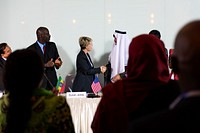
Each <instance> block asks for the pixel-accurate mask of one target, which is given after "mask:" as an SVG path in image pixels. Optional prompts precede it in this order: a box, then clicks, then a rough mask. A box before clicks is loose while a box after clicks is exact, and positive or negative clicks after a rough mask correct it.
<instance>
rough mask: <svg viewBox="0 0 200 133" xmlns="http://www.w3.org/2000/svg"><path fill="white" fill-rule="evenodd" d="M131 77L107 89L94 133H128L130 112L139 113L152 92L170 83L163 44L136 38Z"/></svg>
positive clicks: (150, 38) (131, 50) (131, 54)
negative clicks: (145, 99) (139, 109)
mask: <svg viewBox="0 0 200 133" xmlns="http://www.w3.org/2000/svg"><path fill="white" fill-rule="evenodd" d="M127 76H128V77H127V78H126V79H123V80H120V81H118V82H116V83H114V84H112V83H111V84H108V85H107V86H105V88H104V89H103V97H102V99H101V101H100V103H99V106H98V108H97V110H96V113H95V116H94V119H93V122H92V129H93V132H94V133H107V132H112V133H114V132H116V133H122V132H126V129H127V123H128V114H129V112H132V111H134V110H135V109H137V107H138V106H139V105H140V103H141V102H142V101H143V100H144V98H145V97H146V96H147V95H148V93H149V91H150V90H152V89H154V88H156V87H158V86H160V85H163V84H166V83H167V82H168V81H169V79H170V78H169V70H168V66H167V57H166V54H165V49H164V47H163V43H162V41H160V40H159V39H157V38H156V37H154V36H153V35H146V34H145V35H140V36H137V37H135V38H133V40H132V42H131V44H130V47H129V60H128V67H127Z"/></svg>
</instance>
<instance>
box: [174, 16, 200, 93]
mask: <svg viewBox="0 0 200 133" xmlns="http://www.w3.org/2000/svg"><path fill="white" fill-rule="evenodd" d="M174 57H175V60H176V62H177V68H178V69H177V70H178V74H179V80H180V83H181V84H182V83H183V82H184V83H183V84H184V85H183V86H185V87H186V84H190V86H191V87H190V88H191V89H196V88H197V87H200V20H198V21H192V22H190V23H188V24H186V25H185V26H184V27H183V28H181V30H180V31H179V32H178V34H177V36H176V39H175V50H174ZM199 89H200V88H199Z"/></svg>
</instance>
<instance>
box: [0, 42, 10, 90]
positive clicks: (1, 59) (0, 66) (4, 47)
mask: <svg viewBox="0 0 200 133" xmlns="http://www.w3.org/2000/svg"><path fill="white" fill-rule="evenodd" d="M11 52H12V50H11V48H10V47H9V46H8V44H7V43H1V44H0V54H1V56H0V91H4V84H3V73H4V66H5V63H6V59H7V58H8V56H9V55H10V53H11Z"/></svg>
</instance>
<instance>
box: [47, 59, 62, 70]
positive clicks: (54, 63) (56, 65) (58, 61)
mask: <svg viewBox="0 0 200 133" xmlns="http://www.w3.org/2000/svg"><path fill="white" fill-rule="evenodd" d="M61 65H62V60H61V58H60V57H58V58H57V59H56V60H55V62H54V61H53V58H51V59H50V60H49V61H48V62H47V63H46V64H44V67H53V66H55V67H56V68H59V67H60V66H61Z"/></svg>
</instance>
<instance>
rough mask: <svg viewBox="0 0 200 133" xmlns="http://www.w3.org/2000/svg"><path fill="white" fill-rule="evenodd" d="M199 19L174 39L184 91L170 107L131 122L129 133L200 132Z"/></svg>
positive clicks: (179, 74)
mask: <svg viewBox="0 0 200 133" xmlns="http://www.w3.org/2000/svg"><path fill="white" fill-rule="evenodd" d="M199 36H200V20H195V21H191V22H189V23H187V24H186V25H184V26H183V27H182V28H181V29H180V30H179V32H178V34H177V36H176V38H175V49H174V54H173V58H174V60H176V61H175V62H176V63H177V65H176V67H175V69H174V70H175V72H177V73H178V76H179V84H180V89H181V91H182V93H181V94H180V95H179V97H177V99H175V100H174V102H172V104H171V105H170V107H169V108H168V109H167V110H164V111H160V112H157V113H154V114H151V115H148V116H145V117H143V118H140V119H139V120H135V121H134V122H133V123H132V126H131V130H130V133H164V132H165V133H172V132H177V133H197V132H199V131H200V126H199V123H200V113H199V112H200V106H199V105H200V82H199V81H200V76H199V75H200V71H199V68H200V62H199V58H200V38H199Z"/></svg>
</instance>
